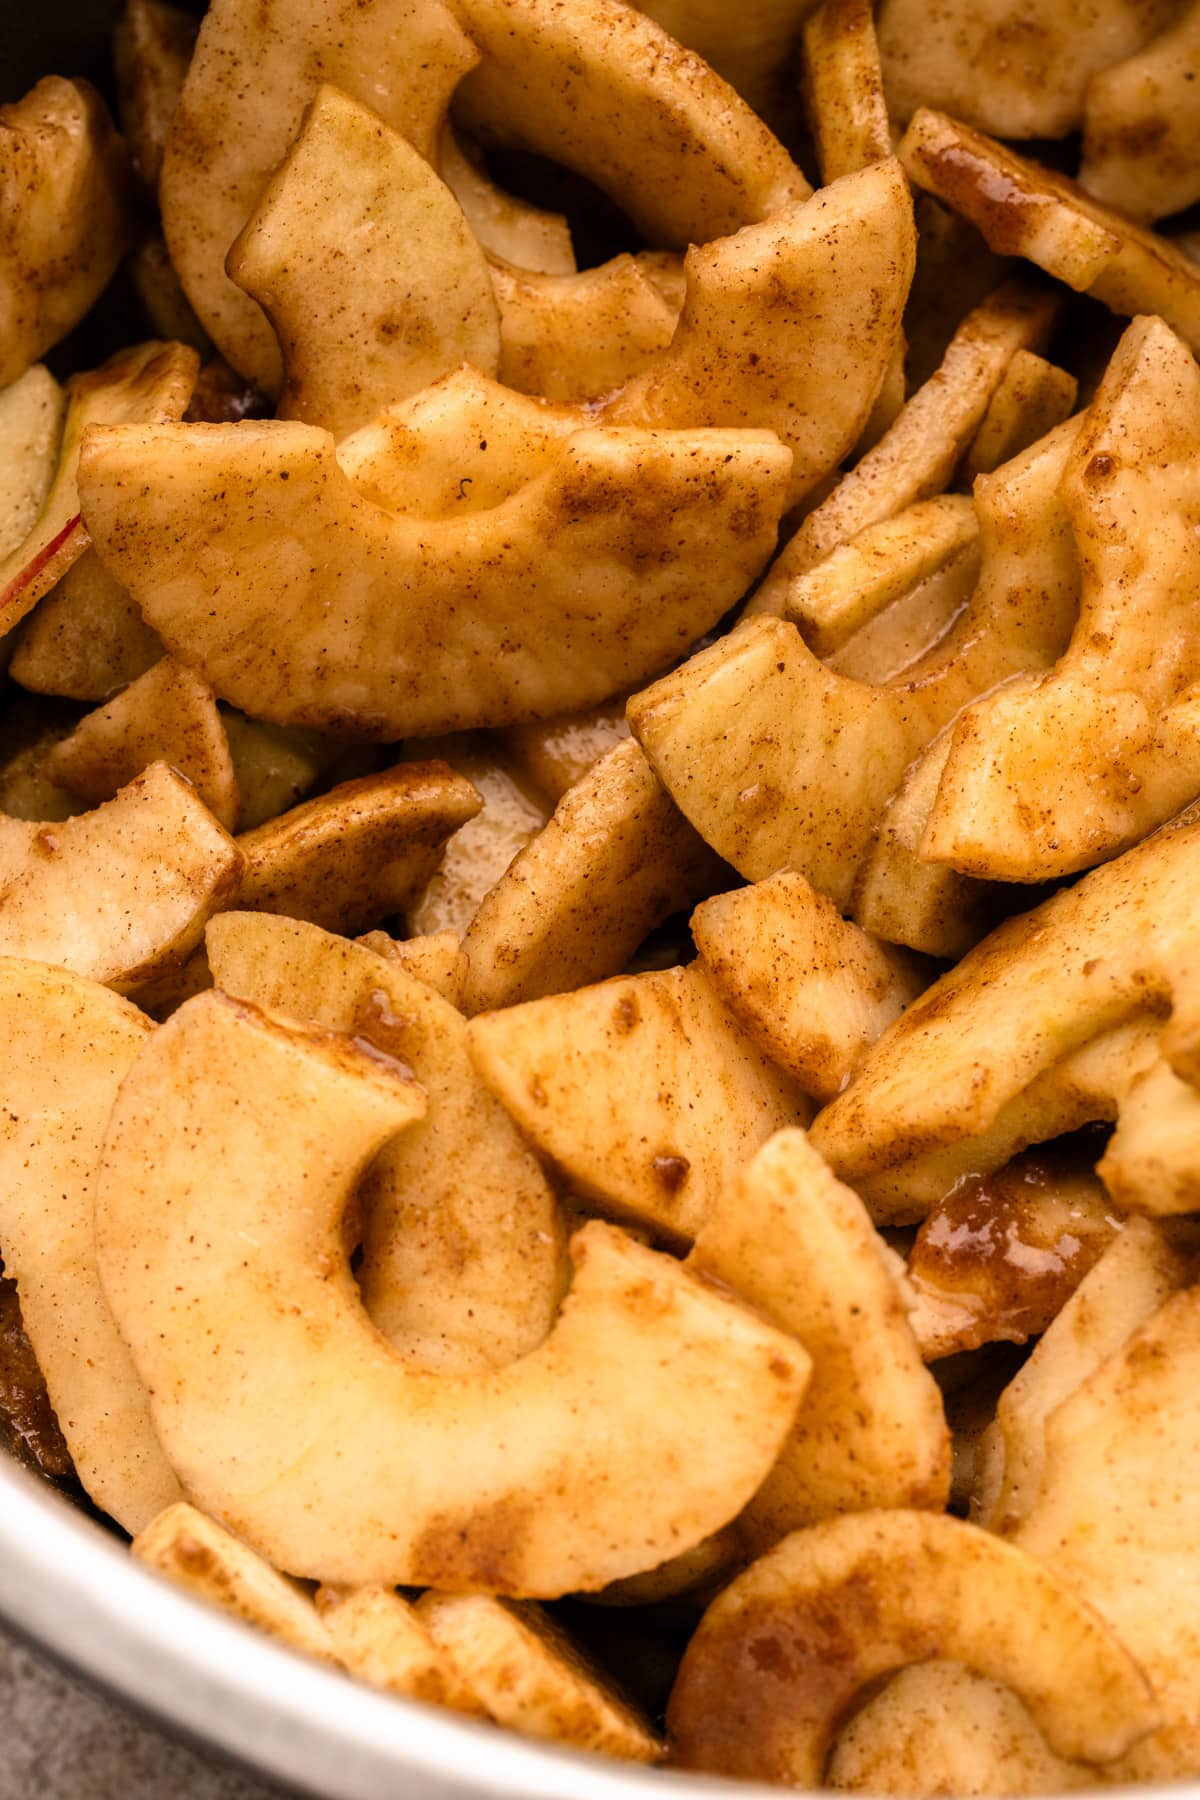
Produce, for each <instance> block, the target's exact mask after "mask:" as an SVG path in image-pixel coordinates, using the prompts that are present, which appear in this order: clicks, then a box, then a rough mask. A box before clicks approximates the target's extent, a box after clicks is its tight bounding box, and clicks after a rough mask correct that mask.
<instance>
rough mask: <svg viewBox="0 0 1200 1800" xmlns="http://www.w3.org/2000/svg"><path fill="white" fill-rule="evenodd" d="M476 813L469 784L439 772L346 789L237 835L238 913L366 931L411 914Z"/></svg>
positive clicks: (422, 768)
mask: <svg viewBox="0 0 1200 1800" xmlns="http://www.w3.org/2000/svg"><path fill="white" fill-rule="evenodd" d="M479 807H480V798H479V795H478V794H477V793H476V791H475V789H474V788H473V787H472V786H471V783H470V782H469V781H467V780H466V779H465V778H464V777H463V776H461V775H458V774H456V773H455V771H454V770H453V769H451V768H449V767H448V766H447V764H445V763H440V762H428V763H398V764H397V765H396V767H395V768H393V769H384V770H383V771H382V772H381V773H380V774H378V775H364V776H362V777H361V778H360V779H359V780H357V781H343V782H341V783H339V785H338V786H337V787H334V788H330V789H329V791H328V793H325V794H320V795H318V796H317V798H316V799H315V800H306V801H304V802H303V804H302V805H300V806H295V807H293V808H292V809H291V811H290V812H286V813H281V814H280V815H279V816H278V817H277V818H274V819H270V820H268V821H267V823H266V824H264V825H259V826H257V827H256V829H255V830H253V831H246V832H243V833H242V835H241V836H240V837H239V839H238V848H239V850H240V851H241V853H242V855H243V857H244V858H245V872H244V874H243V876H242V881H241V885H240V887H239V888H238V905H239V906H240V907H244V908H245V909H246V910H247V911H250V912H269V913H285V914H287V915H288V916H289V917H290V918H296V919H310V920H311V921H312V923H313V924H314V925H323V926H325V927H326V928H327V929H328V930H330V931H351V932H353V931H366V930H367V929H368V928H369V927H371V926H373V925H378V923H379V921H380V920H381V919H385V918H387V917H389V916H390V915H391V914H392V913H397V912H403V911H404V910H405V909H406V908H407V907H408V906H410V905H411V904H412V902H413V901H414V900H415V899H416V898H417V896H418V895H419V894H420V893H421V892H422V891H423V889H424V888H425V887H426V885H427V884H428V882H429V879H430V877H431V876H432V875H433V873H434V870H435V869H436V868H437V866H438V864H439V862H440V861H441V859H442V850H443V846H444V844H445V842H446V839H447V838H448V837H449V836H450V835H451V833H452V832H454V831H456V830H457V829H458V827H459V826H460V825H463V824H465V823H466V822H467V820H468V819H472V818H474V816H475V815H476V813H477V812H478V811H479Z"/></svg>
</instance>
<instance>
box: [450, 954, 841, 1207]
mask: <svg viewBox="0 0 1200 1800" xmlns="http://www.w3.org/2000/svg"><path fill="white" fill-rule="evenodd" d="M468 1041H469V1044H470V1050H471V1056H472V1059H473V1061H474V1063H475V1066H476V1068H477V1069H478V1070H479V1073H480V1074H481V1075H482V1077H483V1079H484V1081H486V1083H487V1085H488V1086H489V1088H490V1089H491V1090H492V1092H493V1093H494V1094H495V1095H496V1097H497V1098H498V1099H499V1100H501V1101H502V1102H503V1104H504V1105H505V1106H506V1107H507V1108H508V1110H509V1112H510V1113H511V1114H512V1116H513V1118H514V1119H515V1120H516V1122H517V1124H518V1126H519V1127H520V1129H521V1130H522V1131H523V1132H524V1134H525V1135H526V1137H527V1138H529V1140H530V1141H531V1142H532V1143H533V1144H534V1145H535V1146H536V1148H537V1149H538V1150H539V1151H541V1152H542V1154H543V1155H545V1156H548V1157H549V1158H550V1159H551V1161H552V1162H553V1163H554V1164H555V1165H556V1166H557V1167H559V1168H561V1169H562V1170H563V1171H564V1172H565V1173H566V1175H567V1176H568V1178H569V1179H570V1181H571V1182H572V1183H573V1184H574V1186H575V1187H576V1189H577V1191H578V1192H579V1193H581V1194H583V1195H585V1196H589V1197H591V1198H592V1199H593V1200H595V1201H596V1202H598V1203H599V1204H600V1205H602V1206H603V1207H604V1208H605V1209H606V1210H609V1211H612V1212H614V1213H616V1214H617V1215H618V1216H619V1217H622V1218H628V1219H632V1220H633V1221H634V1222H636V1223H638V1224H643V1225H647V1226H649V1227H650V1229H651V1230H652V1231H655V1232H656V1233H659V1234H661V1235H663V1236H665V1237H666V1238H667V1239H668V1240H669V1241H674V1242H680V1241H686V1240H687V1239H689V1238H691V1237H693V1236H694V1235H695V1233H696V1232H697V1231H698V1230H699V1229H700V1227H701V1225H703V1223H704V1221H705V1219H706V1218H707V1217H708V1215H709V1212H710V1210H711V1208H712V1207H713V1205H714V1204H715V1202H716V1201H717V1199H718V1198H719V1196H720V1195H721V1193H722V1192H723V1191H724V1190H725V1188H726V1187H727V1186H728V1184H729V1183H730V1182H731V1181H732V1180H733V1178H734V1176H735V1175H736V1174H737V1171H738V1170H739V1169H740V1168H741V1167H742V1165H743V1164H744V1163H745V1162H746V1161H748V1159H749V1158H750V1156H752V1155H753V1153H754V1151H755V1150H756V1149H757V1148H758V1146H759V1145H760V1144H762V1143H764V1142H765V1141H766V1139H767V1138H769V1137H770V1136H771V1134H772V1132H774V1131H777V1130H779V1129H780V1127H782V1126H784V1125H793V1124H796V1123H797V1122H800V1123H803V1122H804V1118H805V1115H806V1113H807V1108H806V1106H805V1102H804V1101H803V1099H802V1098H801V1096H800V1094H799V1091H798V1090H797V1089H796V1088H794V1087H793V1085H792V1084H791V1082H790V1081H788V1079H787V1078H786V1077H785V1076H784V1074H783V1073H782V1071H781V1070H778V1069H776V1068H775V1067H774V1066H773V1065H772V1064H771V1063H770V1062H769V1061H768V1060H767V1058H766V1057H765V1056H763V1054H762V1053H761V1051H759V1050H758V1049H757V1047H756V1046H755V1045H754V1044H753V1043H752V1042H751V1040H750V1039H749V1038H748V1037H747V1036H746V1035H745V1034H744V1033H743V1032H742V1030H741V1028H740V1027H739V1026H738V1025H736V1024H735V1023H734V1021H733V1019H732V1018H731V1016H730V1015H729V1013H728V1012H726V1010H725V1008H724V1007H723V1006H722V1005H721V1003H720V1001H719V1000H718V998H717V995H716V992H715V990H714V988H713V986H712V983H711V982H710V981H709V979H708V977H707V975H706V974H705V973H704V971H703V969H702V968H701V967H700V966H699V964H697V963H692V964H691V965H690V966H689V967H688V968H686V969H667V970H665V971H661V972H655V973H653V974H649V975H628V976H624V977H622V978H621V979H619V980H616V981H605V982H601V983H600V985H599V986H597V987H591V988H580V989H577V990H576V991H575V992H574V993H571V994H554V995H551V996H550V997H549V998H548V999H545V1000H529V1001H526V1002H525V1004H524V1005H522V1006H511V1007H508V1008H507V1009H506V1010H505V1011H503V1012H493V1013H483V1014H481V1015H480V1016H479V1017H478V1018H476V1019H473V1020H472V1021H471V1026H470V1034H469V1040H468Z"/></svg>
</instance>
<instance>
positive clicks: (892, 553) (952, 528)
mask: <svg viewBox="0 0 1200 1800" xmlns="http://www.w3.org/2000/svg"><path fill="white" fill-rule="evenodd" d="M978 535H979V522H978V519H977V517H976V513H975V508H974V507H973V506H972V504H971V502H970V500H969V499H968V498H967V496H966V495H965V494H940V495H938V496H937V497H936V498H934V499H932V500H918V501H917V502H916V504H915V505H913V506H908V507H905V509H904V511H903V512H900V513H897V514H896V515H895V517H894V518H889V519H881V520H880V521H879V522H878V523H877V524H875V525H868V526H867V528H866V530H865V531H860V532H859V533H858V534H857V536H855V537H853V538H851V539H850V541H849V543H847V544H841V545H839V546H838V548H837V549H836V550H832V551H831V552H830V554H829V555H828V556H827V557H825V559H824V560H823V561H822V562H819V563H817V564H816V565H815V566H814V567H813V568H812V569H810V570H807V571H804V572H802V573H800V574H798V575H796V576H795V577H793V579H792V580H791V581H789V583H788V584H787V587H786V589H785V591H784V599H783V609H782V610H783V617H784V618H786V619H790V620H791V621H792V623H793V624H794V625H798V626H799V627H800V630H801V632H802V634H803V637H804V641H805V643H806V644H808V646H809V648H810V649H811V650H813V651H815V653H816V654H817V655H818V656H820V657H822V658H825V657H830V656H832V655H833V654H834V653H835V652H836V651H838V650H841V649H842V648H843V647H844V646H845V644H846V643H847V642H848V641H849V639H850V638H851V637H853V635H854V634H855V633H856V632H858V631H861V630H862V629H863V627H864V626H866V625H868V624H869V623H870V622H871V620H872V619H875V618H878V617H879V616H880V615H881V614H882V613H883V612H884V611H885V610H886V609H887V608H889V607H891V606H892V605H893V604H894V603H895V602H897V601H899V600H901V599H903V598H904V596H905V595H906V594H907V593H909V592H910V591H911V590H912V589H913V588H914V587H916V586H917V585H918V583H920V582H922V581H924V580H926V579H927V578H928V577H929V576H930V575H933V574H935V573H936V572H937V571H938V570H939V569H941V568H943V567H944V566H945V564H946V563H948V562H950V561H951V560H952V559H953V558H954V557H956V556H959V555H962V554H964V553H966V552H970V551H971V550H972V549H973V548H974V546H975V542H976V539H977V537H978ZM971 586H972V587H973V586H974V582H972V583H971ZM939 635H940V634H939Z"/></svg>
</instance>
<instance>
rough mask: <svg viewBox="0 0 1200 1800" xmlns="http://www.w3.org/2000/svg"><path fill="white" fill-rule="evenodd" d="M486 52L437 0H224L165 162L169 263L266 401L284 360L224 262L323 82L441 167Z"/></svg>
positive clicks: (201, 44) (225, 351)
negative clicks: (447, 131)
mask: <svg viewBox="0 0 1200 1800" xmlns="http://www.w3.org/2000/svg"><path fill="white" fill-rule="evenodd" d="M476 60H477V52H476V51H475V50H474V49H472V47H471V44H470V43H469V42H468V40H467V38H466V37H465V36H464V34H463V32H462V30H461V28H460V27H459V26H458V25H457V24H456V22H455V20H454V17H453V14H452V13H451V12H450V10H449V9H448V8H447V7H446V6H444V5H442V4H441V3H440V0H385V3H384V4H382V5H377V6H372V7H370V8H369V9H364V8H363V7H361V6H360V5H358V4H357V0H266V3H265V4H259V0H218V4H217V5H215V6H211V7H210V8H209V10H208V13H207V15H206V16H205V19H204V22H203V24H202V26H201V29H200V36H199V39H198V41H197V44H196V51H195V55H194V56H193V58H192V61H191V65H190V67H189V69H188V75H187V80H186V81H185V83H184V87H183V94H182V96H181V99H180V102H179V107H178V110H177V111H176V113H175V115H174V118H173V121H172V125H171V130H170V133H169V135H168V137H167V143H166V149H165V152H164V155H163V167H162V178H161V182H160V188H159V197H160V200H161V204H162V214H163V230H164V233H165V236H166V240H167V246H168V248H169V250H170V253H171V260H172V262H173V263H174V265H175V268H176V270H177V271H178V274H179V277H180V279H181V281H182V282H183V286H184V290H185V292H186V294H187V297H188V299H189V300H190V301H191V303H192V305H193V307H194V308H195V310H196V313H197V315H198V316H199V319H200V322H201V324H202V325H203V326H204V329H205V330H206V331H207V332H208V334H209V336H210V337H211V338H212V340H213V342H214V343H215V344H216V346H217V348H218V349H219V350H220V351H221V353H222V355H224V356H225V357H226V359H227V360H228V361H229V362H230V363H231V364H232V365H233V367H234V368H235V369H236V370H237V371H238V372H239V374H241V375H245V376H246V377H247V378H248V379H250V380H253V381H255V382H256V383H257V384H258V386H259V387H261V388H262V389H263V390H264V391H265V392H267V393H273V392H277V391H278V389H279V385H280V380H281V373H282V371H281V364H280V357H279V349H278V346H277V344H276V341H275V336H274V333H273V332H272V330H271V327H270V325H269V324H268V323H267V320H266V318H265V317H264V315H263V313H262V312H261V310H260V309H259V307H258V305H257V304H256V302H255V301H254V300H252V299H251V298H250V296H249V295H248V294H246V293H244V292H243V291H242V289H241V288H239V287H236V286H235V285H234V283H233V282H232V281H231V280H230V279H229V278H228V276H227V275H226V273H225V257H226V254H227V252H228V250H229V248H230V245H231V244H232V243H233V241H234V239H235V238H236V237H237V235H238V233H239V232H240V231H241V229H242V227H243V226H244V225H245V223H246V221H247V219H248V218H249V216H250V213H251V211H252V209H253V208H254V206H255V204H256V203H257V201H258V198H259V195H260V194H261V193H262V190H263V188H264V187H265V186H266V184H267V181H268V179H269V178H270V176H271V175H272V174H273V173H274V171H275V170H276V168H277V167H278V165H279V164H280V162H281V161H282V160H283V157H284V155H285V154H286V152H287V148H288V145H289V144H290V143H291V142H292V140H293V139H294V138H295V136H296V133H297V131H298V129H299V127H300V121H301V118H302V116H303V113H304V109H305V107H306V106H307V105H308V103H309V101H310V100H311V99H312V97H313V94H314V93H315V92H316V89H317V88H318V86H319V85H320V84H321V83H322V82H331V83H333V84H334V85H335V86H337V87H339V88H342V89H344V90H345V92H346V93H348V94H350V95H352V96H353V97H354V98H355V99H357V100H361V101H362V102H363V103H364V104H365V105H368V106H371V107H373V108H374V110H375V111H376V112H378V113H379V114H380V115H381V117H383V118H384V119H385V120H386V122H387V123H388V125H390V126H391V127H392V128H393V129H394V130H396V131H398V132H400V134H401V135H402V136H404V137H406V138H408V139H409V140H410V141H411V142H412V143H413V144H414V145H415V147H416V149H417V150H418V151H419V152H420V153H421V154H422V155H423V156H426V157H431V156H432V154H433V152H434V150H435V148H436V144H437V140H438V136H439V133H440V129H441V124H442V119H443V117H444V114H445V111H446V108H447V106H448V104H449V100H450V96H451V94H452V93H453V92H454V89H455V87H456V85H457V83H458V81H459V79H460V77H461V76H462V74H463V73H464V71H465V70H467V69H469V68H470V67H471V65H472V64H473V63H474V62H475V61H476Z"/></svg>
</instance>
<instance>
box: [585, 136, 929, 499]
mask: <svg viewBox="0 0 1200 1800" xmlns="http://www.w3.org/2000/svg"><path fill="white" fill-rule="evenodd" d="M916 251H917V236H916V228H915V226H914V224H913V212H912V199H911V196H910V194H909V190H908V185H907V183H906V181H905V177H904V173H903V170H902V169H901V167H900V165H899V163H898V162H897V161H896V160H895V158H894V157H890V158H889V159H888V160H887V161H886V162H879V163H874V164H872V165H871V166H870V167H869V168H866V169H861V170H859V171H857V172H856V173H855V174H852V175H846V176H844V177H843V178H842V179H841V180H840V181H835V182H833V183H832V184H831V185H830V186H829V187H825V188H822V189H821V190H820V192H819V193H816V194H814V195H813V196H812V198H811V199H810V200H806V201H804V202H802V203H799V204H796V205H793V206H790V207H787V208H785V209H784V210H782V211H780V212H777V213H774V214H772V215H771V217H770V218H768V219H765V220H763V221H762V222H761V223H759V224H755V225H748V226H746V227H745V228H744V229H743V230H742V231H739V232H737V233H736V235H734V236H732V237H726V238H721V239H719V240H718V241H717V242H716V243H709V244H705V245H703V246H702V247H700V248H695V249H692V250H689V252H688V254H687V259H686V262H685V265H684V266H685V270H686V274H687V294H686V298H685V300H684V306H683V314H682V317H681V318H680V321H679V326H678V328H677V330H676V332H675V336H674V338H673V340H672V342H671V345H670V348H669V349H668V350H666V351H664V352H663V354H662V356H661V357H659V358H656V359H655V361H654V362H652V363H651V364H650V365H649V366H648V367H647V368H646V369H645V370H643V372H642V373H641V374H640V375H638V376H635V377H634V378H633V379H632V380H631V381H630V382H629V384H628V385H627V386H626V388H625V389H624V390H623V392H622V393H621V394H619V395H617V396H615V397H614V399H613V400H612V401H611V402H610V403H609V404H608V405H607V406H606V407H605V409H604V419H605V422H606V423H609V424H628V425H643V426H660V427H662V426H673V427H678V426H686V425H726V426H743V425H746V426H757V427H769V428H770V429H772V430H774V431H777V432H778V433H779V436H780V437H781V438H782V439H783V441H784V443H785V444H787V445H788V447H789V448H790V449H791V450H792V452H793V456H794V461H793V464H792V479H791V486H790V489H789V494H788V500H789V504H795V502H796V501H798V500H800V499H801V498H802V497H803V496H804V495H805V494H806V493H807V492H808V491H809V489H810V488H812V487H813V486H814V484H815V483H816V482H817V481H819V480H820V479H821V478H822V476H824V475H828V473H829V472H830V470H831V469H834V468H836V467H837V465H838V463H839V462H840V461H841V459H842V458H843V457H844V456H845V455H846V454H847V453H848V452H849V451H850V450H851V449H852V448H853V446H854V444H855V443H856V442H857V440H858V438H859V436H860V434H861V432H862V429H863V426H864V425H865V424H866V421H867V418H868V416H869V414H870V411H871V408H872V406H873V405H874V404H875V401H876V398H877V397H878V394H879V391H880V389H881V387H882V386H883V381H884V377H885V375H886V374H887V371H888V367H889V365H890V363H891V360H892V355H893V352H894V350H895V347H896V338H897V333H898V332H899V330H900V325H901V320H902V318H903V313H904V303H905V301H906V299H907V298H908V290H909V287H910V285H911V282H912V276H913V269H914V267H915V264H916Z"/></svg>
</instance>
